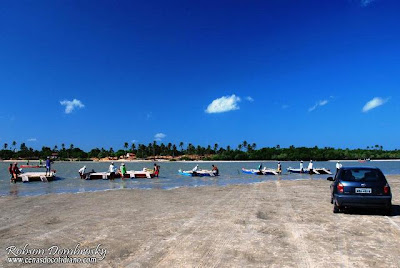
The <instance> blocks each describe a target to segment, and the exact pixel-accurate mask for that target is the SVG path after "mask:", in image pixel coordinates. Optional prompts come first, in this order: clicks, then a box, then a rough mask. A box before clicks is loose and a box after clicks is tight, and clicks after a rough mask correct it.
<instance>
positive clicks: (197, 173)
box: [178, 169, 219, 177]
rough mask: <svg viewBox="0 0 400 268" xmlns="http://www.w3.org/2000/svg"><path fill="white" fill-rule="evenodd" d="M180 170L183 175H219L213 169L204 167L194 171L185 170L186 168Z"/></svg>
mask: <svg viewBox="0 0 400 268" xmlns="http://www.w3.org/2000/svg"><path fill="white" fill-rule="evenodd" d="M178 172H179V174H181V175H183V176H189V177H215V176H219V175H217V174H216V173H215V172H213V171H212V170H204V169H199V170H197V171H193V170H188V171H184V170H182V169H180V170H178Z"/></svg>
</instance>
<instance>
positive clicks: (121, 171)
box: [119, 163, 126, 179]
mask: <svg viewBox="0 0 400 268" xmlns="http://www.w3.org/2000/svg"><path fill="white" fill-rule="evenodd" d="M119 172H120V173H121V179H124V178H125V174H126V167H125V164H124V163H122V164H121V166H120V167H119Z"/></svg>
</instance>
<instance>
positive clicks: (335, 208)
mask: <svg viewBox="0 0 400 268" xmlns="http://www.w3.org/2000/svg"><path fill="white" fill-rule="evenodd" d="M339 212H340V208H339V206H337V205H336V203H334V204H333V213H339Z"/></svg>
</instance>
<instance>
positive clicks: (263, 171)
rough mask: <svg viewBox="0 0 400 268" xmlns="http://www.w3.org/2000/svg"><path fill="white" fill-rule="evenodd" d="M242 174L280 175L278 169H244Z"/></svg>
mask: <svg viewBox="0 0 400 268" xmlns="http://www.w3.org/2000/svg"><path fill="white" fill-rule="evenodd" d="M242 172H243V173H245V174H254V175H279V172H278V171H277V170H276V169H271V168H266V167H264V168H263V169H261V170H259V169H245V168H242Z"/></svg>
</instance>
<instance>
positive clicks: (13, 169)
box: [8, 157, 51, 183]
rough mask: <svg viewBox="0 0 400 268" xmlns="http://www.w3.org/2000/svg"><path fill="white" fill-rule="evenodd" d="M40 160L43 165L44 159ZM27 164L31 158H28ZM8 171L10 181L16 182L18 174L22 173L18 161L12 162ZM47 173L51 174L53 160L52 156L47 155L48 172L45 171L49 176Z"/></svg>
mask: <svg viewBox="0 0 400 268" xmlns="http://www.w3.org/2000/svg"><path fill="white" fill-rule="evenodd" d="M39 161H40V165H41V161H42V160H39ZM27 165H29V160H28V163H27ZM40 165H39V166H40ZM8 173H10V181H11V182H13V183H15V182H16V181H17V179H18V175H19V174H21V173H22V169H20V168H19V167H18V163H17V162H14V163H13V164H10V166H9V167H8ZM47 175H48V176H51V160H50V157H47V159H46V173H45V176H47Z"/></svg>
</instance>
